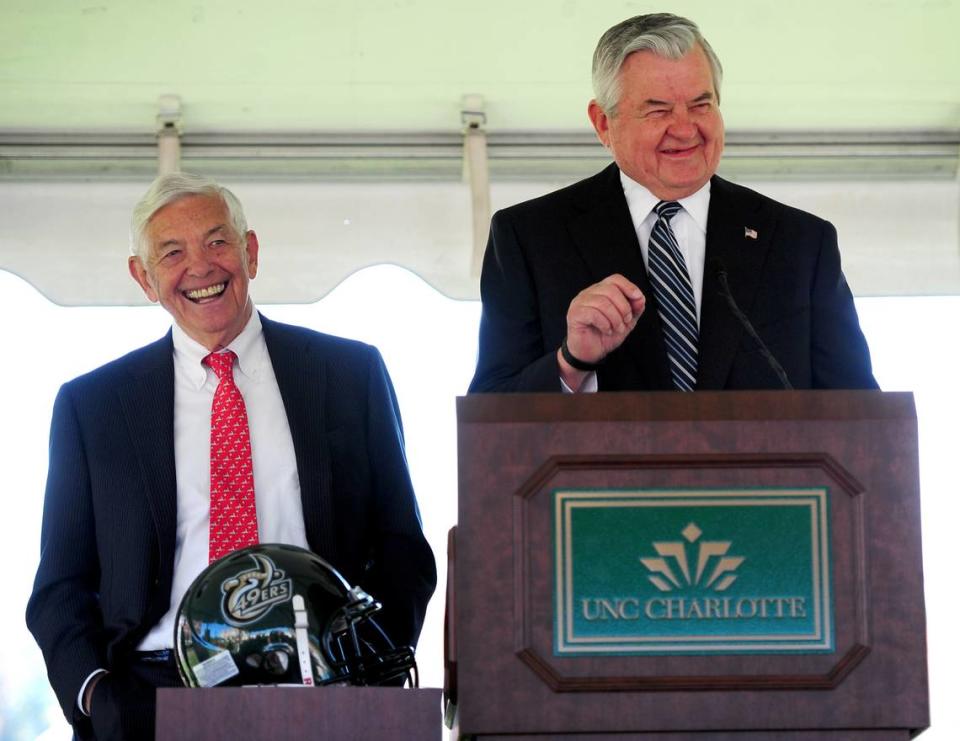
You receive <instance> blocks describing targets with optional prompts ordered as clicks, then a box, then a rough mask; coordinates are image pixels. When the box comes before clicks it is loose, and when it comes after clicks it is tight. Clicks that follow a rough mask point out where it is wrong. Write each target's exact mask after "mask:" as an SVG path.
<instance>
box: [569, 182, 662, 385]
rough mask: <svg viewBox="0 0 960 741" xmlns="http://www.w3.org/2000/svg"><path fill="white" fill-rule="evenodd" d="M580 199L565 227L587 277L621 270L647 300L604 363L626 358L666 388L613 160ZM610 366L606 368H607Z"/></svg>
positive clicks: (657, 334)
mask: <svg viewBox="0 0 960 741" xmlns="http://www.w3.org/2000/svg"><path fill="white" fill-rule="evenodd" d="M581 203H582V207H581V210H579V211H578V212H575V213H574V215H573V216H572V217H571V219H570V221H569V228H570V234H571V237H572V238H573V242H574V245H575V246H576V248H577V250H578V251H579V253H580V256H581V257H582V258H583V261H584V262H585V263H586V264H587V267H588V269H589V270H590V274H591V275H590V278H591V281H590V282H591V283H597V282H599V281H601V280H603V279H604V278H606V277H607V276H609V275H612V274H613V273H620V274H621V275H623V276H624V277H625V278H627V279H628V280H630V281H631V282H632V283H634V284H635V285H636V286H637V287H638V288H639V289H640V290H641V291H643V295H644V296H645V297H646V299H647V305H646V309H645V311H644V313H643V316H641V318H640V321H639V322H638V323H637V326H636V328H635V329H634V330H633V332H631V334H630V336H629V337H628V338H627V340H626V341H625V342H624V344H623V346H622V348H621V349H620V350H618V351H616V352H615V353H613V354H611V357H610V359H609V361H610V363H609V364H608V365H612V364H618V363H619V364H622V363H623V361H626V362H629V363H631V364H632V365H634V366H635V368H636V371H637V372H636V373H631V374H630V375H633V376H636V377H638V378H639V380H640V382H641V385H642V386H644V387H647V388H670V387H671V386H672V381H670V370H669V365H668V362H667V353H666V348H665V347H664V344H663V335H662V332H661V330H660V319H659V316H658V315H657V309H656V301H655V299H654V298H653V289H652V288H651V286H650V281H649V280H648V278H647V270H646V267H645V266H644V264H643V254H642V253H641V252H640V243H639V241H638V240H637V233H636V231H635V230H634V228H633V221H632V220H631V218H630V209H629V208H628V207H627V200H626V197H625V196H624V194H623V186H622V185H621V183H620V170H619V169H618V168H617V166H616V165H615V164H613V165H610V167H608V168H607V169H606V170H604V171H603V172H602V173H600V174H599V175H598V176H597V178H596V181H595V183H594V184H593V188H592V190H591V191H590V194H589V197H587V198H584V199H583V200H582V201H581ZM651 348H653V352H651ZM623 351H626V355H624V353H623ZM614 371H615V369H613V368H610V372H614ZM604 375H605V370H604V368H601V369H600V371H599V379H600V383H601V387H602V386H603V378H604ZM618 375H622V374H620V373H618Z"/></svg>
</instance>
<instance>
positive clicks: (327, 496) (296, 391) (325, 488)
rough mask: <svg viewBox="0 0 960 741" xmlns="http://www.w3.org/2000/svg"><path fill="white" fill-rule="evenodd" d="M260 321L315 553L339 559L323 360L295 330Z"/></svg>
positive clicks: (261, 318) (264, 319)
mask: <svg viewBox="0 0 960 741" xmlns="http://www.w3.org/2000/svg"><path fill="white" fill-rule="evenodd" d="M260 321H261V323H262V325H263V336H264V339H265V340H266V343H267V351H268V352H269V353H270V362H271V364H272V365H273V371H274V374H275V375H276V377H277V386H278V387H279V388H280V396H281V398H282V399H283V406H284V410H285V411H286V413H287V422H288V423H289V425H290V434H291V436H292V437H293V448H294V452H295V454H296V458H297V474H298V476H299V478H300V499H301V504H302V506H303V521H304V526H305V527H306V532H307V540H308V542H309V543H310V548H311V549H312V550H313V551H314V552H315V553H317V554H318V555H320V556H321V557H323V558H325V559H327V560H328V561H331V562H333V563H336V562H337V558H336V555H337V554H336V552H335V550H336V541H335V538H334V532H333V501H332V497H331V470H330V458H329V451H328V449H327V438H326V435H325V434H324V432H323V423H324V419H325V413H324V398H325V389H326V374H325V368H324V362H323V359H322V358H321V357H319V356H318V354H317V353H316V351H315V349H314V348H313V347H312V346H311V345H310V344H309V343H307V342H305V341H303V340H302V339H301V338H300V337H299V336H298V335H297V333H296V332H293V331H290V329H289V328H286V327H284V325H282V324H278V323H276V322H272V321H270V320H269V319H267V318H266V317H264V316H263V315H262V314H261V315H260Z"/></svg>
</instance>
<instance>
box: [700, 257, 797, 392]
mask: <svg viewBox="0 0 960 741" xmlns="http://www.w3.org/2000/svg"><path fill="white" fill-rule="evenodd" d="M710 266H711V268H712V269H713V272H714V274H715V275H716V276H717V281H718V282H719V283H720V293H721V294H722V295H723V298H724V299H725V300H726V302H727V306H729V307H730V311H732V312H733V315H734V316H735V317H736V318H737V321H739V322H740V325H741V326H742V327H743V328H744V329H745V330H746V331H747V334H748V335H750V337H752V338H753V341H754V342H756V343H757V347H759V348H760V354H761V355H763V359H764V360H766V361H767V365H769V366H770V369H771V370H772V371H773V372H774V373H775V374H776V376H777V379H778V380H779V381H780V385H781V386H783V388H785V389H787V390H788V391H789V390H792V389H793V384H791V383H790V379H789V378H788V377H787V372H786V371H785V370H784V369H783V366H782V365H780V363H779V362H778V361H777V359H776V358H775V357H774V355H773V353H772V352H770V348H769V347H767V343H765V342H764V341H763V340H762V339H761V338H760V335H759V334H757V330H755V329H754V328H753V324H752V323H751V322H750V320H749V319H748V318H747V315H746V314H744V313H743V312H742V311H741V310H740V307H739V306H738V305H737V301H736V299H734V297H733V293H731V292H730V284H729V283H728V282H727V270H726V268H724V266H723V262H722V261H721V260H719V259H718V258H716V257H714V258H711V260H710Z"/></svg>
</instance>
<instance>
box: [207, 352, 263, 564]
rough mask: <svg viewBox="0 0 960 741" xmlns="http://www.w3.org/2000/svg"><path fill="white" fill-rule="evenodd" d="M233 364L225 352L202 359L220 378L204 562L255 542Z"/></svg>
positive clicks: (242, 413)
mask: <svg viewBox="0 0 960 741" xmlns="http://www.w3.org/2000/svg"><path fill="white" fill-rule="evenodd" d="M236 359H237V356H236V355H235V354H234V353H233V352H232V351H230V350H227V351H226V352H220V353H210V354H209V355H207V357H205V358H204V359H203V363H204V365H208V366H210V368H211V369H212V370H213V372H214V373H216V374H217V378H219V379H220V383H219V384H218V385H217V390H216V391H215V392H214V394H213V408H212V409H211V412H210V552H209V554H210V563H213V562H214V561H216V560H217V559H218V558H222V557H223V556H225V555H227V554H228V553H231V552H233V551H235V550H237V549H238V548H246V547H247V546H248V545H256V544H257V542H259V541H258V538H257V503H256V499H255V498H254V494H253V459H252V457H251V454H250V426H249V424H248V423H247V407H246V405H244V403H243V396H241V394H240V389H238V388H237V385H236V384H235V383H234V382H233V361H234V360H236Z"/></svg>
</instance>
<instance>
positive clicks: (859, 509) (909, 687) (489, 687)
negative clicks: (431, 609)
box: [446, 391, 929, 741]
mask: <svg viewBox="0 0 960 741" xmlns="http://www.w3.org/2000/svg"><path fill="white" fill-rule="evenodd" d="M457 413H458V435H459V440H458V456H459V517H458V521H459V524H458V527H457V528H456V529H455V530H454V531H452V532H451V538H450V571H449V574H448V579H449V581H450V585H451V586H450V587H449V588H448V595H447V599H448V614H447V626H446V633H447V635H446V653H447V677H448V679H447V684H448V687H447V699H448V700H452V701H453V704H452V705H451V706H450V707H448V717H449V715H452V713H450V711H451V710H452V709H454V708H455V710H456V715H455V719H454V718H452V717H451V718H450V720H455V731H457V732H458V733H459V734H460V737H461V738H470V739H474V738H476V739H479V740H490V741H493V740H494V739H496V740H497V741H508V740H515V741H520V740H525V741H532V740H533V739H546V738H551V739H560V740H561V741H587V740H588V739H589V741H599V739H619V740H621V741H625V740H626V739H646V740H647V741H650V740H657V741H659V740H661V739H662V740H663V741H668V740H670V741H676V740H677V739H685V738H689V739H698V740H701V741H720V740H721V739H723V740H726V739H789V740H792V741H813V740H815V739H816V740H819V739H832V740H833V741H840V739H843V740H844V741H858V740H861V739H862V740H867V739H869V740H871V741H880V740H881V739H883V740H887V739H889V740H891V741H892V740H893V739H907V738H909V737H911V736H913V735H916V734H917V733H919V732H920V731H922V730H923V729H924V728H926V727H927V726H928V725H929V709H928V688H927V667H926V638H925V615H924V602H923V576H922V564H921V542H920V502H919V483H918V467H917V425H916V414H915V410H914V405H913V397H912V395H910V394H900V393H881V392H870V391H853V392H844V391H823V392H820V391H817V392H811V391H789V392H788V391H780V392H718V393H714V392H698V393H691V394H682V393H672V392H661V393H646V394H634V393H607V394H598V395H595V396H591V397H586V396H567V395H561V394H531V395H479V396H470V397H464V398H460V399H458V403H457ZM782 491H788V492H789V491H797V492H801V493H806V492H813V493H814V494H816V495H817V496H819V497H820V499H819V500H818V501H819V502H820V505H818V506H820V507H821V510H822V517H823V523H822V525H823V526H822V527H820V528H819V529H818V532H820V534H821V537H822V538H823V544H822V550H817V548H813V549H812V551H811V552H812V553H813V561H814V567H815V568H820V569H821V570H822V575H823V578H822V579H821V580H820V582H818V584H819V586H818V588H820V589H821V590H822V593H823V596H824V600H823V601H822V603H821V602H817V604H816V608H815V609H814V608H811V607H808V606H807V605H806V603H805V602H804V603H800V602H788V601H787V598H785V597H783V596H782V595H781V596H776V595H775V596H773V597H768V598H764V599H759V598H749V599H748V598H742V599H741V600H740V602H731V600H730V598H727V599H726V601H725V602H724V600H723V598H722V597H721V596H719V593H711V594H712V596H710V597H709V598H708V599H703V600H700V601H699V602H698V601H697V599H698V598H693V597H690V598H688V599H686V601H683V599H680V598H676V599H673V598H670V599H673V601H672V602H670V601H669V600H668V597H669V594H670V593H668V592H665V595H666V596H665V597H663V598H660V597H657V598H654V599H648V600H647V602H646V603H644V602H643V601H642V600H640V599H632V598H628V597H624V596H623V595H626V594H627V592H626V591H625V592H624V593H623V595H620V597H616V596H611V597H610V598H609V599H606V598H605V599H597V600H595V601H591V600H589V599H579V601H578V600H577V599H570V605H571V611H572V613H575V617H577V619H580V617H581V615H580V612H579V611H582V617H583V619H591V620H596V619H598V618H599V617H603V618H606V617H607V616H608V615H607V613H609V617H610V618H611V620H610V622H611V624H613V622H615V620H616V619H621V618H622V619H635V618H637V617H643V616H644V611H646V613H645V614H646V616H647V617H651V618H653V617H656V618H664V617H679V618H681V619H682V620H680V621H674V622H673V623H670V629H671V630H674V629H676V630H685V629H686V626H687V625H689V626H693V627H696V626H699V625H700V624H701V623H703V621H699V622H698V620H697V619H699V618H702V617H703V613H704V607H703V606H704V605H706V606H707V607H706V613H707V617H711V611H712V617H713V618H717V619H718V620H719V617H721V616H722V617H727V618H732V617H738V618H739V617H740V616H741V614H740V612H738V613H737V615H736V616H734V615H733V614H732V613H733V610H734V608H733V607H731V605H734V604H736V605H737V606H736V608H735V609H736V610H740V611H741V612H742V615H743V616H748V617H749V616H756V614H758V613H757V610H758V609H759V608H758V607H757V606H758V605H761V606H762V607H763V609H764V610H766V609H767V606H769V610H770V612H771V615H772V613H773V612H774V611H775V606H779V607H776V609H779V610H780V611H781V612H783V611H784V610H786V609H787V608H784V605H785V604H787V605H791V604H792V605H796V604H801V607H800V608H798V613H799V614H800V615H801V616H803V617H806V616H807V615H808V612H807V611H809V614H810V615H814V613H815V612H816V613H817V614H816V617H818V619H820V623H819V624H818V625H819V627H818V628H817V631H815V632H816V638H817V641H819V642H815V641H814V642H811V643H809V644H806V643H804V644H798V643H789V641H788V642H786V643H783V642H781V643H776V644H775V645H772V646H771V645H765V644H763V643H762V642H756V641H755V642H754V643H752V644H745V643H744V642H740V643H737V642H736V641H735V640H733V641H732V642H731V643H730V645H732V646H736V648H735V649H733V650H724V648H723V647H722V646H721V647H720V648H719V650H716V649H714V648H712V649H711V651H710V652H706V651H703V652H701V651H700V650H699V649H697V648H694V649H690V648H689V647H688V646H687V644H683V645H682V646H681V647H680V650H673V649H672V648H668V649H665V650H661V649H660V648H659V647H658V646H657V645H654V646H653V648H649V646H648V645H647V644H646V643H645V642H644V641H645V640H646V639H647V636H644V635H635V636H632V637H631V640H634V641H635V643H634V644H631V645H630V646H628V648H627V649H626V650H623V651H620V650H619V649H616V648H614V649H611V650H609V652H608V653H605V654H604V653H602V652H600V651H599V649H595V648H592V647H591V646H593V645H594V644H590V643H589V641H591V640H595V641H600V639H596V638H589V637H587V638H582V639H581V638H578V635H575V633H576V631H575V630H574V629H573V628H570V629H569V630H568V629H567V627H563V629H562V630H561V628H560V627H558V626H561V625H562V626H567V625H568V623H567V622H565V621H567V620H568V619H569V618H567V617H560V618H558V615H557V612H558V611H562V609H563V606H564V605H565V604H566V603H565V602H564V600H565V599H566V597H563V598H562V599H561V598H560V597H558V595H560V594H561V593H565V590H567V589H568V588H569V589H570V590H573V589H574V588H575V586H576V584H575V582H576V580H577V579H578V578H580V577H570V576H563V577H562V578H561V576H558V574H560V573H561V571H562V568H561V567H562V566H563V564H565V563H566V561H565V560H564V559H566V558H567V556H565V555H563V554H564V551H563V548H564V547H565V543H566V540H565V539H569V537H570V536H569V534H568V533H567V531H562V528H563V527H571V528H572V525H570V524H569V522H568V523H567V524H566V525H564V524H563V522H565V521H564V520H563V518H562V517H561V515H560V514H558V513H560V512H561V509H562V506H561V505H562V503H561V499H562V498H563V497H564V496H568V494H569V495H570V496H577V495H579V494H578V493H583V492H586V493H587V494H588V495H589V496H605V495H604V494H603V493H604V492H607V493H608V494H609V496H610V497H621V498H623V497H624V496H626V497H628V498H629V497H630V496H633V494H632V492H635V493H636V497H641V498H642V497H643V496H648V495H649V492H661V493H662V492H666V493H667V494H666V495H664V496H673V495H675V493H676V492H693V493H696V492H705V494H704V496H706V495H707V494H711V495H713V494H717V493H718V492H719V494H718V496H719V495H721V494H722V496H724V497H726V499H724V500H723V501H722V502H721V504H723V505H725V506H726V505H727V504H729V503H730V502H734V501H739V500H736V496H735V495H736V492H743V493H744V494H743V497H744V499H745V500H746V499H747V498H749V496H750V495H751V494H752V493H756V492H761V493H762V492H771V496H773V495H775V494H777V493H780V492H782ZM597 492H599V494H598V493H597ZM731 492H732V494H731ZM570 493H572V494H570ZM691 496H692V495H691ZM754 498H755V499H756V497H754ZM694 499H695V497H694V498H693V499H691V501H694ZM564 501H566V500H564ZM684 501H686V500H684ZM697 501H699V500H697ZM713 501H714V500H710V502H711V503H712V502H713ZM751 501H752V500H751ZM758 501H759V500H758ZM671 502H672V500H671ZM642 503H643V504H646V503H647V500H643V501H642ZM564 511H565V510H564ZM731 511H732V510H731ZM770 511H772V510H770ZM566 516H567V517H568V518H569V515H566ZM631 516H634V515H633V514H631ZM767 516H769V511H768V512H767ZM778 516H779V515H778ZM775 522H776V520H775ZM558 523H559V524H558ZM815 524H816V523H814V525H815ZM691 525H693V523H691ZM811 527H813V525H811ZM558 528H559V529H558ZM722 529H723V528H718V527H715V528H714V530H722ZM728 529H729V528H728ZM700 531H701V528H697V527H696V526H693V527H688V529H686V530H684V537H686V538H687V540H688V541H690V543H693V542H694V541H695V540H696V538H698V537H700ZM561 532H563V533H564V534H563V535H562V536H561V535H560V534H558V533H561ZM673 534H674V533H673V532H671V533H665V535H673ZM715 534H716V533H714V535H715ZM628 535H629V533H628ZM618 538H619V540H623V534H622V533H621V534H620V535H619V536H618ZM706 538H707V535H703V538H702V539H706ZM613 540H616V539H611V543H612V542H613ZM656 540H657V539H656V538H654V539H649V538H648V539H647V540H644V541H642V542H641V541H639V540H638V542H637V544H636V554H637V556H636V557H631V559H630V562H629V563H625V565H624V569H633V570H634V571H628V572H626V573H628V574H633V573H634V572H635V573H636V584H637V585H639V586H644V587H645V588H646V589H648V590H649V589H651V587H650V583H651V582H654V581H656V580H657V579H659V583H660V584H661V586H660V587H659V588H660V589H664V590H670V589H673V588H674V587H673V586H672V585H671V584H668V583H666V581H665V579H663V578H660V577H658V576H657V575H656V574H654V573H653V570H655V569H656V568H661V569H664V573H666V572H667V571H669V569H665V568H664V567H665V562H666V561H668V560H669V559H667V558H665V557H664V558H652V557H651V558H643V556H644V554H645V553H649V554H652V556H656V553H657V552H656V551H655V550H654V549H657V548H659V549H660V550H661V552H662V553H668V554H669V553H671V552H672V553H674V554H676V552H677V549H680V546H683V547H684V548H685V547H687V545H686V543H684V542H683V540H682V538H680V537H677V538H676V540H678V541H680V542H678V543H676V544H671V543H662V542H655V541H656ZM596 541H597V539H596V538H595V537H594V539H593V541H591V542H592V543H593V545H592V546H591V547H593V548H594V549H595V551H596V552H602V544H601V547H600V550H599V551H598V550H596V549H597V548H598V546H597V545H596ZM618 542H619V541H618ZM707 545H708V546H709V547H711V548H714V549H715V550H716V549H717V548H720V546H723V547H729V548H730V552H731V553H735V552H736V549H737V547H741V546H745V545H746V543H745V541H744V538H742V537H741V539H740V541H739V542H738V541H737V540H736V538H734V539H733V541H732V544H731V542H726V543H720V544H718V543H717V542H711V543H709V544H707ZM611 547H613V546H612V545H611ZM691 547H692V545H691ZM671 548H673V549H674V550H673V551H671V550H670V549H671ZM721 550H722V549H721ZM708 551H709V549H708ZM585 552H586V551H585ZM821 555H822V563H820V562H819V561H818V560H817V559H819V558H820V556H821ZM786 556H790V553H787V554H786ZM763 560H764V559H762V558H759V559H758V558H755V557H754V558H752V560H751V559H747V561H746V562H745V563H743V565H742V566H739V571H737V568H738V564H739V563H740V561H743V559H742V558H741V559H740V561H737V560H736V559H733V560H728V561H726V562H725V564H726V565H725V567H724V568H726V569H727V571H728V572H730V573H741V574H743V573H746V572H747V571H748V570H749V568H751V567H752V568H754V569H757V568H760V567H764V566H767V567H769V564H764V563H762V562H763ZM771 562H773V561H771ZM644 565H646V567H647V569H648V570H651V571H650V573H647V572H646V571H644ZM563 568H565V566H563ZM619 568H620V566H617V569H619ZM701 568H702V566H701ZM601 571H602V570H601ZM691 571H692V568H691ZM718 571H722V569H718ZM588 572H589V570H588V569H584V571H583V573H588ZM564 573H565V572H564ZM577 573H580V572H577ZM774 576H775V577H776V578H781V579H782V578H785V577H784V576H783V574H774ZM605 577H606V574H605V573H600V576H599V577H597V578H605ZM688 577H689V578H688V581H689V582H690V583H691V584H692V583H694V582H695V581H696V579H694V576H693V575H692V574H688ZM697 577H698V578H699V574H698V575H697ZM630 578H633V577H632V576H631V577H630ZM714 578H716V575H715V577H714ZM733 580H734V577H733V576H729V577H728V582H729V581H733ZM745 583H748V582H747V576H743V577H742V579H741V582H740V584H745ZM678 584H679V582H678ZM680 586H686V585H680ZM702 586H703V585H702V584H701V587H702ZM718 588H719V589H723V588H725V585H724V584H723V583H721V586H720V587H717V586H716V583H715V584H714V587H713V589H714V590H716V589H718ZM673 594H678V592H673ZM751 600H752V601H751ZM764 600H766V601H765V602H764ZM695 602H696V605H694V603H695ZM724 604H725V605H726V607H724V608H722V607H721V605H724ZM644 605H645V606H644ZM691 606H693V608H695V609H692V607H691ZM741 607H742V608H743V609H742V610H741ZM747 607H750V609H751V610H752V612H748V611H747ZM674 608H676V609H674ZM722 609H725V610H726V611H727V613H728V614H723V615H722V614H721V611H722ZM604 610H606V612H603V611H604ZM617 610H619V614H617ZM817 611H819V612H817ZM671 612H675V613H676V614H672V615H668V613H671ZM765 614H766V613H765ZM695 618H697V619H695ZM771 619H772V618H771ZM683 620H687V623H683V622H682V621H683ZM715 622H716V621H715ZM734 622H736V621H734V620H732V619H731V620H728V623H727V624H731V625H732V624H733V623H734ZM585 624H586V623H585ZM651 624H652V623H651ZM661 624H664V623H663V621H662V620H661V622H660V623H658V625H661ZM694 624H696V626H695V625H694ZM703 624H706V623H703ZM570 625H573V623H572V622H571V623H570ZM674 626H679V627H676V628H675V627H674ZM588 627H592V624H591V625H590V626H588ZM724 629H725V628H724ZM568 633H569V635H568ZM811 635H812V634H811ZM780 638H783V636H781V637H780ZM786 638H788V639H789V638H791V636H789V635H788V636H786ZM568 639H569V640H568ZM578 640H580V641H581V642H580V643H577V641H578ZM604 640H605V639H604ZM624 640H626V639H624ZM664 640H666V639H664ZM595 645H601V644H600V643H597V644H595ZM603 645H606V644H603ZM617 645H619V644H617ZM662 645H668V646H673V644H672V643H669V642H668V643H665V644H662ZM704 645H708V644H706V643H705V644H704ZM709 645H711V646H713V644H709ZM724 645H726V644H724ZM806 645H810V646H811V647H812V648H811V649H810V650H806V649H804V648H802V646H806ZM584 646H585V648H584ZM684 646H687V647H686V648H684ZM781 646H784V647H785V648H780V647H781ZM797 646H801V648H799V649H798V647H797ZM577 651H581V652H582V653H576V652H577Z"/></svg>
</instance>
